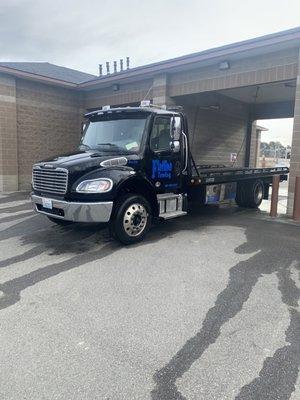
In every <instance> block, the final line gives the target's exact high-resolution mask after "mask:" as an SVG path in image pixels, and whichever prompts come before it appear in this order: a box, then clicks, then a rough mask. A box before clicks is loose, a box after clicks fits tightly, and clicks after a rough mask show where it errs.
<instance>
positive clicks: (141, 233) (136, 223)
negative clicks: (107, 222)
mask: <svg viewBox="0 0 300 400" xmlns="http://www.w3.org/2000/svg"><path fill="white" fill-rule="evenodd" d="M150 226H151V207H150V204H149V203H148V201H147V200H146V199H145V198H144V197H143V196H139V195H135V194H127V195H124V196H122V197H121V198H120V199H119V201H118V202H117V204H116V207H115V210H114V213H113V218H112V221H111V233H112V235H113V236H114V237H115V238H116V239H117V240H119V241H120V242H121V243H123V244H133V243H137V242H140V241H141V240H143V239H144V237H145V235H146V233H147V232H148V230H149V228H150Z"/></svg>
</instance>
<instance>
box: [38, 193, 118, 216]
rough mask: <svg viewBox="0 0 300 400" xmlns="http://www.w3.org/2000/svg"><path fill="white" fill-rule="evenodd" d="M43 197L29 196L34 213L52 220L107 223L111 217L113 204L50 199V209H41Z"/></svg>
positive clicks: (108, 202)
mask: <svg viewBox="0 0 300 400" xmlns="http://www.w3.org/2000/svg"><path fill="white" fill-rule="evenodd" d="M42 199H43V197H42V196H36V195H35V194H32V195H31V201H32V203H33V204H34V208H35V211H36V212H38V213H41V214H45V215H48V216H49V217H52V218H59V219H64V220H66V221H74V222H108V221H109V219H110V216H111V212H112V208H113V202H112V201H105V202H101V203H79V202H71V201H62V200H56V199H51V201H52V209H51V210H50V209H47V208H44V207H43V200H42Z"/></svg>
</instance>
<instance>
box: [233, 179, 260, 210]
mask: <svg viewBox="0 0 300 400" xmlns="http://www.w3.org/2000/svg"><path fill="white" fill-rule="evenodd" d="M263 198H264V183H263V182H262V181H261V180H256V181H250V182H241V183H239V184H238V186H237V193H236V198H235V201H236V203H237V205H238V206H239V207H245V208H257V207H259V206H260V205H261V202H262V201H263Z"/></svg>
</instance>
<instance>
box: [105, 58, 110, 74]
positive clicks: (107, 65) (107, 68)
mask: <svg viewBox="0 0 300 400" xmlns="http://www.w3.org/2000/svg"><path fill="white" fill-rule="evenodd" d="M106 74H107V75H109V74H110V72H109V61H106Z"/></svg>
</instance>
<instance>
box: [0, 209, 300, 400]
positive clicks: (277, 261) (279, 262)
mask: <svg viewBox="0 0 300 400" xmlns="http://www.w3.org/2000/svg"><path fill="white" fill-rule="evenodd" d="M255 213H256V212H255V211H254V214H255ZM252 215H253V212H245V211H238V210H237V209H235V208H234V209H225V210H224V209H217V208H213V207H212V208H204V209H200V210H199V211H197V212H192V213H191V215H189V216H187V217H185V218H182V219H179V220H177V221H176V220H174V221H168V222H167V223H163V224H160V225H158V226H157V227H155V228H154V229H153V230H152V231H151V232H150V233H149V236H148V238H147V240H146V241H145V242H143V243H140V244H138V245H135V246H132V249H133V250H134V248H135V247H139V246H144V245H145V244H149V243H151V242H157V241H159V240H162V239H164V238H165V237H169V236H171V235H172V234H174V233H176V232H179V231H180V230H196V231H200V230H201V225H202V226H203V225H205V226H207V225H210V226H222V225H223V226H233V227H239V228H243V229H244V230H245V235H246V238H247V242H246V243H244V244H243V245H241V246H239V247H238V248H237V249H236V250H235V251H236V252H237V253H239V254H249V253H253V252H256V253H255V255H253V256H252V257H250V258H249V259H248V260H246V261H242V262H239V263H238V264H236V265H235V266H233V267H232V268H231V269H230V274H229V280H228V284H227V287H226V288H225V289H224V290H223V291H222V292H221V293H220V294H219V295H218V296H217V299H216V302H215V305H214V306H213V307H212V308H211V309H210V310H208V312H207V314H206V317H205V319H204V321H203V322H202V324H201V326H199V331H198V332H197V334H196V335H195V336H193V337H191V338H190V339H189V340H188V341H187V342H186V343H185V344H184V345H183V346H182V348H181V349H180V350H179V351H178V352H177V353H176V354H174V356H173V357H172V358H171V359H170V361H169V362H168V363H167V364H166V365H165V366H164V367H163V368H161V369H160V370H159V371H157V372H156V373H155V375H154V377H153V378H154V381H155V384H156V387H155V389H154V390H153V391H152V393H151V398H152V400H172V399H176V400H183V399H185V397H184V396H183V395H182V394H181V393H180V392H179V391H178V389H177V386H176V381H177V379H179V378H180V377H182V376H183V375H184V374H185V373H186V372H187V371H188V370H189V369H190V367H191V366H192V364H193V363H194V362H195V361H199V360H200V359H201V357H202V355H203V353H204V352H205V350H207V349H208V348H209V346H210V345H212V344H213V343H215V342H216V340H217V339H218V337H219V336H220V333H221V328H222V326H223V325H224V324H225V323H226V322H227V321H229V320H230V319H231V318H233V317H235V316H236V315H237V314H238V313H239V312H240V311H241V310H242V308H243V306H244V304H245V302H246V301H247V300H248V298H249V296H250V294H251V292H252V290H253V288H254V286H255V285H256V283H257V282H258V280H259V279H260V278H261V277H262V276H264V275H268V274H273V273H275V274H276V275H277V277H278V289H279V291H280V293H281V298H282V301H283V303H284V304H285V305H286V306H287V308H288V310H289V314H290V325H289V327H288V329H287V331H286V341H287V343H288V344H287V345H286V346H284V347H282V348H280V349H278V350H277V351H276V352H275V353H274V355H273V356H272V357H268V358H266V360H265V361H264V364H263V367H262V369H261V371H260V373H259V376H258V377H257V378H256V379H254V380H253V381H252V382H250V383H249V384H247V385H245V386H244V387H243V388H241V390H240V392H239V394H238V395H237V396H236V399H238V400H242V399H243V400H244V399H249V400H250V399H251V400H253V399H257V400H258V399H259V400H262V399H270V400H271V399H272V400H273V399H280V400H281V399H289V398H290V396H291V394H292V392H293V391H294V390H295V384H296V381H297V377H298V373H299V365H300V314H299V308H298V307H299V297H300V289H299V287H297V286H296V284H295V282H294V280H293V279H292V277H291V265H294V268H296V269H297V271H300V245H299V243H300V237H299V236H300V235H299V227H298V226H294V225H288V224H278V223H276V222H268V221H264V220H260V219H257V218H252ZM3 233H4V235H2V234H3ZM2 236H4V237H2ZM12 237H20V241H21V242H22V244H23V245H29V244H32V245H34V247H33V248H32V249H30V250H27V251H25V252H24V254H22V255H17V256H14V257H11V258H9V259H6V260H3V261H1V263H0V267H1V268H4V267H8V266H9V265H11V264H13V263H16V262H20V261H25V260H29V259H30V258H32V257H35V256H37V255H39V254H41V253H43V252H45V251H47V252H48V253H49V252H50V254H53V255H57V254H65V253H71V255H72V256H71V258H70V259H68V260H66V261H62V262H57V263H53V264H49V265H47V266H45V267H42V268H39V269H37V270H35V271H32V272H30V273H28V274H25V275H23V276H20V277H17V278H15V279H12V280H10V281H7V282H4V283H3V284H1V285H0V291H1V292H2V294H1V292H0V296H1V297H0V309H4V308H6V307H9V306H11V305H13V304H15V303H17V302H18V301H19V300H20V295H21V292H22V290H24V289H26V288H28V287H30V286H33V285H35V284H37V283H39V282H41V281H43V280H45V279H48V278H51V277H52V276H56V275H58V274H60V273H63V272H65V271H68V270H71V269H73V268H77V267H80V266H83V265H85V264H87V263H89V262H92V261H96V260H97V261H100V260H102V259H103V258H105V257H107V256H110V255H111V254H112V253H114V252H116V251H118V250H119V249H120V248H121V246H120V245H119V244H117V243H115V242H113V241H110V239H109V236H108V233H107V230H106V228H105V229H103V227H102V226H100V227H99V226H96V225H92V226H91V225H82V224H74V225H70V226H68V227H57V226H53V225H51V224H50V223H48V222H45V219H44V218H42V217H32V218H29V219H27V220H25V221H22V222H20V223H17V224H16V225H14V226H13V227H11V228H8V229H7V231H5V232H2V233H1V240H4V238H6V239H7V238H12ZM100 242H102V243H103V242H104V246H102V247H101V248H99V249H98V248H97V249H96V250H95V246H97V245H98V244H99V243H100Z"/></svg>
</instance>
